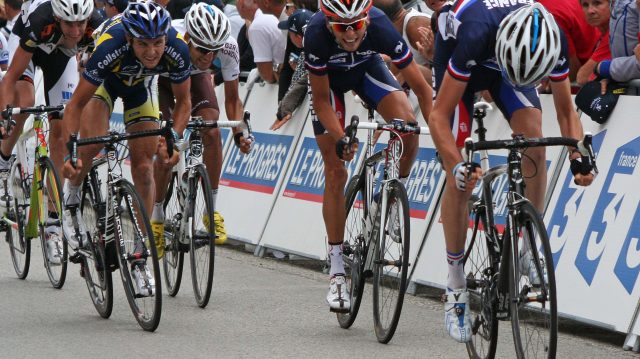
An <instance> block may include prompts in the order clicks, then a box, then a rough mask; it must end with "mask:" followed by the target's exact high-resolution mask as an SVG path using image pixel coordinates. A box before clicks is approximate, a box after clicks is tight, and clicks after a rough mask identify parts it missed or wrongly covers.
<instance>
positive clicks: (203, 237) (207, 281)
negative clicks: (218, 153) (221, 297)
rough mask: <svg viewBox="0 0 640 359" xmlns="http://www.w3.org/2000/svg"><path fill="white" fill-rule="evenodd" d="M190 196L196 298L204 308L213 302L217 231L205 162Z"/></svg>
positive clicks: (190, 247)
mask: <svg viewBox="0 0 640 359" xmlns="http://www.w3.org/2000/svg"><path fill="white" fill-rule="evenodd" d="M187 198H188V201H189V203H190V207H191V210H190V213H189V218H188V222H189V223H190V224H191V228H189V236H190V237H191V238H190V241H189V242H190V246H189V259H190V261H191V282H192V283H193V294H194V295H195V296H196V302H197V303H198V306H199V307H200V308H204V307H206V306H207V303H209V298H210V297H211V287H212V285H213V266H214V262H215V248H216V246H215V239H216V233H215V224H214V222H213V210H214V208H213V198H212V193H211V183H210V182H209V176H208V175H207V171H206V170H205V167H204V166H202V165H200V166H197V167H195V168H194V176H193V178H191V182H190V184H189V196H188V197H187Z"/></svg>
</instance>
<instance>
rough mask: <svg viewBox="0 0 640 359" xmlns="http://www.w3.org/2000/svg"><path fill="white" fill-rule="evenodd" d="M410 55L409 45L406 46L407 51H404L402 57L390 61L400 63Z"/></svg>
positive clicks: (395, 63)
mask: <svg viewBox="0 0 640 359" xmlns="http://www.w3.org/2000/svg"><path fill="white" fill-rule="evenodd" d="M411 57H412V56H411V51H409V47H407V51H406V52H405V54H404V55H403V56H402V57H400V58H399V59H395V60H392V61H391V62H392V63H393V64H394V65H398V64H402V63H403V62H405V61H407V60H408V59H409V58H411Z"/></svg>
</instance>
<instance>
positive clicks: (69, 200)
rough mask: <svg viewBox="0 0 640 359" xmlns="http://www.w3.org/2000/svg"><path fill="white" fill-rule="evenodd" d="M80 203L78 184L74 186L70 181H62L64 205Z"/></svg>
mask: <svg viewBox="0 0 640 359" xmlns="http://www.w3.org/2000/svg"><path fill="white" fill-rule="evenodd" d="M78 204H80V186H74V185H72V184H71V181H69V180H65V181H64V205H65V206H70V205H71V206H72V205H78Z"/></svg>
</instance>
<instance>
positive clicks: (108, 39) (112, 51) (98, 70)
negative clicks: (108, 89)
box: [82, 23, 129, 86]
mask: <svg viewBox="0 0 640 359" xmlns="http://www.w3.org/2000/svg"><path fill="white" fill-rule="evenodd" d="M117 26H118V24H116V23H110V24H105V26H104V27H103V31H102V33H100V34H99V36H98V37H97V39H96V40H95V49H94V50H93V53H92V54H91V57H89V60H88V61H87V64H86V65H85V70H84V72H83V73H82V77H84V79H85V80H87V81H89V82H90V83H92V84H93V85H96V86H99V85H100V84H102V82H103V81H104V79H105V78H106V76H107V75H108V74H109V73H110V72H112V70H113V69H114V67H115V66H116V65H117V64H118V63H119V61H120V59H121V57H122V56H123V55H124V54H125V53H126V52H127V51H128V50H129V45H128V43H127V41H126V39H125V38H124V35H123V34H119V33H118V32H116V31H115V30H114V29H113V27H117ZM120 26H121V25H120ZM119 35H120V36H119Z"/></svg>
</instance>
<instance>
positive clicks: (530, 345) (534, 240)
mask: <svg viewBox="0 0 640 359" xmlns="http://www.w3.org/2000/svg"><path fill="white" fill-rule="evenodd" d="M515 223H516V224H517V226H518V227H517V229H518V230H517V232H516V233H518V237H517V238H518V239H519V238H523V241H525V240H528V241H529V245H528V248H527V249H526V250H527V251H528V252H529V254H530V255H532V256H533V257H532V258H534V259H533V260H532V261H530V262H527V261H520V258H522V257H520V255H522V252H521V250H520V247H521V246H520V245H519V242H520V240H518V241H512V244H513V247H514V250H515V252H513V253H518V257H517V260H516V262H515V263H511V265H510V266H511V269H512V270H513V272H512V273H513V275H511V276H510V289H511V290H510V294H511V298H512V299H511V301H510V302H511V306H510V309H511V325H512V329H513V330H512V331H513V341H514V343H515V346H516V355H517V357H518V358H527V359H529V358H546V359H554V358H555V357H556V348H557V341H558V303H557V298H556V280H555V273H554V268H553V258H552V254H551V246H550V244H549V237H548V234H547V229H546V226H545V225H544V222H543V221H542V218H541V217H540V215H539V214H538V211H537V210H536V209H535V207H534V206H533V205H532V204H531V203H530V202H524V203H522V204H521V205H519V207H518V213H517V217H516V221H515ZM523 247H524V246H523ZM533 248H535V249H536V250H531V249H533ZM512 258H513V256H512ZM524 258H526V257H524ZM521 263H522V264H523V265H528V264H530V263H533V265H532V266H531V265H529V268H528V269H529V271H530V270H533V271H534V272H533V273H535V274H534V275H533V277H532V275H530V274H525V273H523V271H522V269H524V268H522V266H521ZM529 273H531V272H529ZM535 276H537V278H539V280H536V279H535V278H536V277H535ZM516 278H517V281H516ZM536 283H539V284H536ZM533 341H536V342H533Z"/></svg>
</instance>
